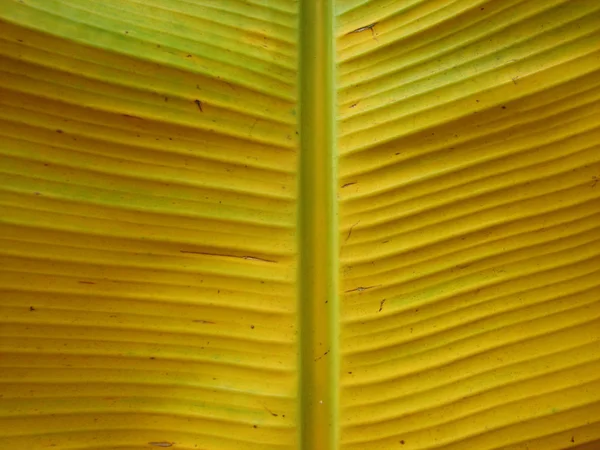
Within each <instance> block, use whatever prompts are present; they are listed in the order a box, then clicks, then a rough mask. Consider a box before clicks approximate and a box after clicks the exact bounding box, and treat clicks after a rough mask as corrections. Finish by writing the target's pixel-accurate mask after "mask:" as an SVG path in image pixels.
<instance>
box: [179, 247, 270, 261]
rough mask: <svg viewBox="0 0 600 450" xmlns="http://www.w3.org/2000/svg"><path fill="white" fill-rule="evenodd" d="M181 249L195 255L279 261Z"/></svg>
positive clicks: (182, 251)
mask: <svg viewBox="0 0 600 450" xmlns="http://www.w3.org/2000/svg"><path fill="white" fill-rule="evenodd" d="M179 251H180V252H181V253H189V254H193V255H205V256H222V257H224V258H239V259H245V260H247V261H261V262H268V263H276V262H277V261H274V260H272V259H265V258H259V257H257V256H238V255H230V254H227V253H209V252H194V251H192V250H179Z"/></svg>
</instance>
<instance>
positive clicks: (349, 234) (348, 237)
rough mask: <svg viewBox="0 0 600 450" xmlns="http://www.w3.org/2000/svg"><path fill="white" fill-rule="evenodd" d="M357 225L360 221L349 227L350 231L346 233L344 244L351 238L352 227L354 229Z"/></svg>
mask: <svg viewBox="0 0 600 450" xmlns="http://www.w3.org/2000/svg"><path fill="white" fill-rule="evenodd" d="M359 223H360V220H359V221H358V222H356V223H355V224H354V225H352V226H351V227H350V231H348V236H346V240H345V241H344V242H348V239H350V236H352V230H353V229H354V227H355V226H356V225H358V224H359Z"/></svg>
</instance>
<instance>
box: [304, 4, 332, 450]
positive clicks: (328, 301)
mask: <svg viewBox="0 0 600 450" xmlns="http://www.w3.org/2000/svg"><path fill="white" fill-rule="evenodd" d="M333 1H334V0H302V1H301V6H300V24H299V26H300V36H299V42H300V61H299V64H300V71H299V86H300V95H299V103H300V155H299V174H298V176H299V184H298V187H299V190H298V193H299V194H298V195H299V203H298V250H299V268H298V286H299V288H298V289H299V291H298V302H299V303H298V311H299V320H300V323H299V326H300V333H299V334H300V336H299V342H300V371H299V373H300V376H299V383H300V385H299V395H300V415H299V424H300V425H299V426H300V448H301V449H302V450H334V449H336V448H337V446H338V439H339V438H338V434H339V433H338V403H339V402H338V391H339V390H338V376H339V345H338V343H339V342H338V341H339V337H338V335H339V320H338V319H339V301H338V234H337V229H338V215H337V199H336V186H337V184H336V180H337V153H336V146H335V142H336V141H335V85H334V77H335V62H334V36H333V30H334V26H333V25H334V22H333V20H334V19H333V17H334V15H333Z"/></svg>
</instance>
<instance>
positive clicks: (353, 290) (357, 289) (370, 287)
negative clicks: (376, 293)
mask: <svg viewBox="0 0 600 450" xmlns="http://www.w3.org/2000/svg"><path fill="white" fill-rule="evenodd" d="M379 286H381V285H380V284H376V285H374V286H359V287H357V288H354V289H349V290H347V291H344V292H362V291H366V290H368V289H373V288H376V287H379Z"/></svg>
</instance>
